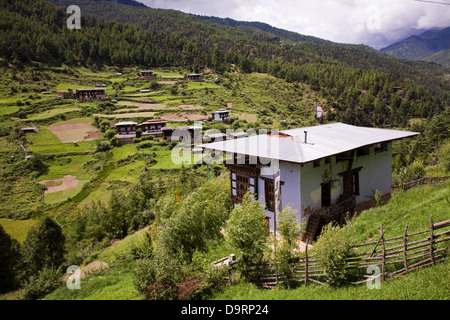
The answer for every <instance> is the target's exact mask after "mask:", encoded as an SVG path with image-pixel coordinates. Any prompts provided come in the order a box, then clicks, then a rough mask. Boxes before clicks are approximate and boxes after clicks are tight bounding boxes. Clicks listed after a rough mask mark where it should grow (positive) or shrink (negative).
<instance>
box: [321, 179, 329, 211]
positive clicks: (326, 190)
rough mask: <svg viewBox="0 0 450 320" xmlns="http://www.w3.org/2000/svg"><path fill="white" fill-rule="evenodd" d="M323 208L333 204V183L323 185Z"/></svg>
mask: <svg viewBox="0 0 450 320" xmlns="http://www.w3.org/2000/svg"><path fill="white" fill-rule="evenodd" d="M321 193H322V207H329V206H330V204H331V182H330V181H327V182H324V183H322V184H321Z"/></svg>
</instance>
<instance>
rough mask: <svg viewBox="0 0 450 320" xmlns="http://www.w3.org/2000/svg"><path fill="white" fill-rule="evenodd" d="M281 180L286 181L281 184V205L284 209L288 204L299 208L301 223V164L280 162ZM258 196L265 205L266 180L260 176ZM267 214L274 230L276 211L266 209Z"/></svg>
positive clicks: (299, 220)
mask: <svg viewBox="0 0 450 320" xmlns="http://www.w3.org/2000/svg"><path fill="white" fill-rule="evenodd" d="M261 177H264V178H270V179H273V176H271V175H270V176H269V175H261ZM280 180H281V182H284V184H282V185H281V207H282V208H283V209H284V208H285V207H286V206H290V207H291V208H292V209H294V210H297V216H298V223H299V224H300V222H301V218H302V217H301V210H300V203H301V199H300V165H299V164H295V163H288V162H280ZM258 197H259V199H260V203H261V205H263V206H265V203H266V201H265V194H264V180H263V179H261V178H258ZM265 214H266V216H267V217H269V218H270V220H269V223H270V230H271V231H273V230H274V213H273V212H272V211H268V210H265Z"/></svg>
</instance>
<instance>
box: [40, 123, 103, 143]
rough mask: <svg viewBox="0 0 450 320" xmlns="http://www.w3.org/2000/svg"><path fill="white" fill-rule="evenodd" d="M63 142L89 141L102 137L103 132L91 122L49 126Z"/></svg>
mask: <svg viewBox="0 0 450 320" xmlns="http://www.w3.org/2000/svg"><path fill="white" fill-rule="evenodd" d="M48 130H49V131H50V132H51V133H53V134H54V135H56V136H57V137H58V139H59V140H60V141H61V142H62V143H67V142H79V141H89V140H94V139H96V138H100V137H101V133H100V132H99V131H98V130H97V128H95V127H94V126H93V125H92V124H91V123H89V122H82V123H68V124H60V125H58V124H56V125H52V126H50V127H48Z"/></svg>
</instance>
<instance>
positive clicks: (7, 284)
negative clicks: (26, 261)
mask: <svg viewBox="0 0 450 320" xmlns="http://www.w3.org/2000/svg"><path fill="white" fill-rule="evenodd" d="M0 261H1V263H0V292H2V293H3V292H7V291H8V290H11V289H13V288H14V287H15V285H17V280H16V277H17V272H18V270H17V268H18V267H19V262H20V244H19V242H18V241H17V240H15V239H12V238H11V237H10V236H9V234H7V233H6V232H5V230H4V229H3V227H2V226H1V225H0Z"/></svg>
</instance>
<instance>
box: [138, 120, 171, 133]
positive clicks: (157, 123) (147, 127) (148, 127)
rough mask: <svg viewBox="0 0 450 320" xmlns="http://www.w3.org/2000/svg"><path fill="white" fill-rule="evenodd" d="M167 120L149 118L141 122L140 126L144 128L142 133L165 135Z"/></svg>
mask: <svg viewBox="0 0 450 320" xmlns="http://www.w3.org/2000/svg"><path fill="white" fill-rule="evenodd" d="M166 123H167V121H165V120H160V119H153V120H147V121H145V122H142V123H140V124H139V127H140V128H141V130H142V133H141V134H142V135H143V136H146V135H154V136H161V137H162V135H163V133H162V129H163V128H164V127H165V126H166Z"/></svg>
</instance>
